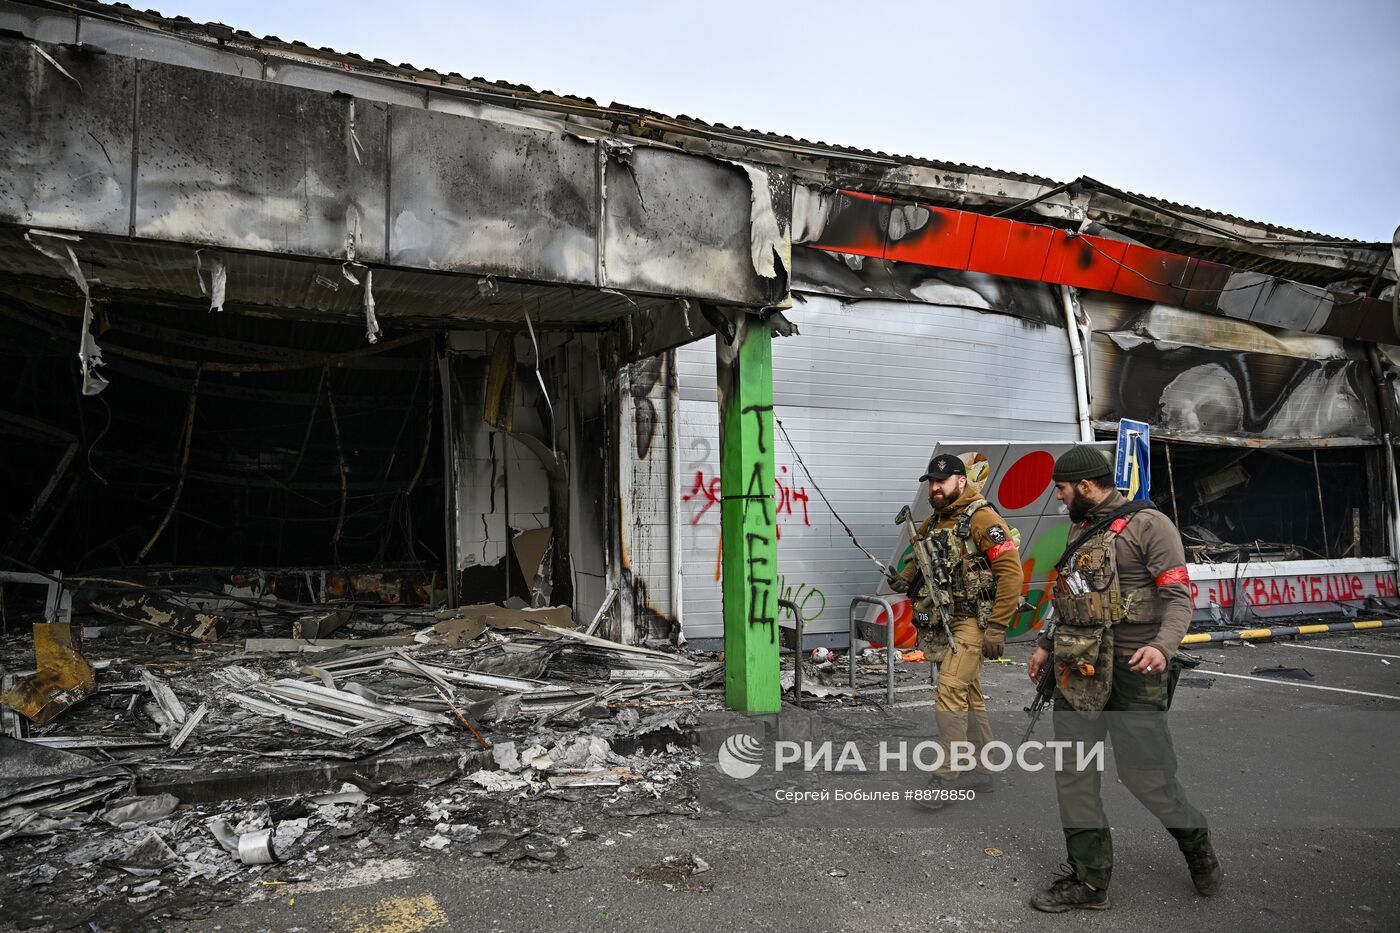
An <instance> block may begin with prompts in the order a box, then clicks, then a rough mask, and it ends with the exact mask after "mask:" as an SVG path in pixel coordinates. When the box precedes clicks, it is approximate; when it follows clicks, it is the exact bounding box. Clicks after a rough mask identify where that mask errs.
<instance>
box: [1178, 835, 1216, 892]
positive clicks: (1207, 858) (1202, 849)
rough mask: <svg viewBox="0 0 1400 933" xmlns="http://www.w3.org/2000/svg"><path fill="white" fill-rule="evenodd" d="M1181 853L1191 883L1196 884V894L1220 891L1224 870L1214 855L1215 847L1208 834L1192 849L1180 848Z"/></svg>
mask: <svg viewBox="0 0 1400 933" xmlns="http://www.w3.org/2000/svg"><path fill="white" fill-rule="evenodd" d="M1181 854H1182V855H1184V856H1186V868H1187V870H1188V871H1190V872H1191V883H1192V884H1194V885H1195V886H1196V893H1197V894H1199V895H1201V897H1212V896H1214V895H1215V894H1216V893H1217V892H1219V891H1220V885H1221V884H1222V883H1223V882H1224V881H1225V870H1224V869H1222V868H1221V867H1220V859H1218V858H1216V857H1215V847H1214V846H1212V845H1211V844H1210V837H1209V836H1207V837H1206V841H1205V842H1203V843H1201V844H1200V845H1199V846H1197V847H1196V848H1194V849H1182V850H1181Z"/></svg>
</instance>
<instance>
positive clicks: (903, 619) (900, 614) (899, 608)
mask: <svg viewBox="0 0 1400 933" xmlns="http://www.w3.org/2000/svg"><path fill="white" fill-rule="evenodd" d="M875 624H876V625H884V624H885V613H884V612H883V611H882V612H881V613H880V614H879V615H877V616H876V617H875ZM918 644H919V631H918V629H916V628H914V605H913V604H912V603H911V602H909V600H907V599H901V600H900V601H899V602H897V603H894V646H895V647H896V648H915V647H918ZM870 646H871V647H872V648H883V647H885V646H884V645H883V644H881V643H880V642H877V641H872V642H871V643H870Z"/></svg>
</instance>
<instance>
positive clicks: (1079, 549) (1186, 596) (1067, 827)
mask: <svg viewBox="0 0 1400 933" xmlns="http://www.w3.org/2000/svg"><path fill="white" fill-rule="evenodd" d="M1112 472H1113V471H1112V466H1111V465H1110V463H1109V461H1108V459H1107V457H1105V456H1104V454H1103V453H1102V452H1101V451H1099V450H1097V449H1095V448H1093V447H1088V446H1077V447H1073V448H1071V449H1070V450H1069V451H1068V452H1067V453H1066V454H1064V456H1062V457H1060V458H1059V459H1058V460H1057V461H1055V468H1054V473H1053V477H1052V478H1053V480H1054V482H1055V495H1056V497H1057V498H1058V499H1059V500H1060V501H1061V502H1063V503H1064V504H1065V506H1066V507H1067V508H1068V510H1069V517H1070V520H1071V521H1072V522H1074V526H1073V527H1072V528H1071V529H1070V540H1069V543H1068V544H1067V545H1066V547H1065V556H1064V557H1063V558H1061V560H1060V563H1059V564H1058V565H1057V566H1056V570H1057V571H1058V578H1057V580H1056V582H1055V598H1054V606H1055V615H1056V625H1055V631H1054V637H1053V640H1052V639H1050V638H1047V637H1046V636H1045V635H1042V636H1041V638H1040V641H1039V643H1038V646H1037V648H1036V651H1035V654H1034V655H1033V656H1032V657H1031V660H1030V663H1029V665H1028V666H1027V667H1028V672H1029V674H1030V677H1031V680H1033V681H1037V680H1039V678H1040V674H1041V671H1042V670H1043V669H1044V667H1045V665H1046V664H1051V663H1053V664H1054V665H1055V667H1056V678H1055V680H1056V690H1055V738H1056V739H1057V740H1059V741H1069V742H1082V743H1084V745H1085V747H1090V746H1093V745H1094V744H1095V743H1099V742H1103V741H1104V740H1105V739H1107V738H1111V739H1112V743H1113V749H1114V760H1115V767H1116V769H1117V772H1118V778H1119V780H1121V781H1122V783H1123V785H1124V786H1126V787H1127V788H1128V790H1130V791H1132V793H1133V796H1135V797H1137V799H1138V800H1139V801H1141V802H1142V804H1143V805H1144V806H1146V807H1147V808H1148V809H1149V810H1150V811H1151V812H1152V814H1153V815H1154V816H1156V817H1157V818H1158V819H1159V820H1160V821H1161V822H1162V825H1163V826H1165V827H1166V829H1167V831H1168V832H1169V833H1171V835H1172V836H1173V837H1174V838H1175V839H1176V842H1177V845H1178V847H1180V849H1181V852H1182V855H1183V856H1184V857H1185V859H1186V866H1187V869H1188V871H1189V872H1190V874H1191V880H1192V882H1193V883H1194V884H1195V887H1196V890H1197V891H1198V892H1199V893H1200V894H1201V895H1202V896H1207V897H1208V896H1210V895H1212V894H1215V893H1216V892H1217V891H1219V890H1220V885H1221V882H1222V880H1223V877H1224V873H1223V872H1222V871H1221V869H1220V862H1219V861H1218V860H1217V859H1216V856H1215V850H1214V848H1213V847H1212V846H1211V837H1210V831H1209V829H1208V828H1207V826H1206V820H1205V817H1203V816H1202V815H1201V814H1200V812H1199V811H1197V810H1196V809H1195V808H1194V807H1193V806H1191V804H1190V802H1189V801H1188V800H1187V799H1186V792H1185V790H1183V789H1182V787H1181V784H1180V782H1178V781H1177V778H1176V753H1175V751H1174V749H1173V748H1172V739H1171V733H1170V732H1169V731H1168V729H1167V720H1166V713H1167V710H1168V709H1170V708H1171V700H1172V693H1173V692H1174V690H1175V687H1176V681H1177V678H1178V677H1179V676H1180V674H1181V664H1180V662H1179V661H1177V660H1176V659H1175V655H1176V650H1177V647H1178V646H1179V645H1180V644H1181V639H1182V637H1183V636H1184V635H1185V634H1186V629H1187V626H1188V625H1189V624H1190V622H1191V591H1190V580H1189V579H1188V577H1187V573H1186V558H1185V553H1184V551H1183V549H1182V546H1181V536H1180V535H1179V534H1178V533H1177V530H1176V526H1175V525H1173V524H1172V522H1171V520H1170V519H1169V518H1167V517H1166V516H1165V515H1163V514H1162V513H1161V512H1159V511H1157V510H1156V508H1154V507H1153V505H1152V503H1151V502H1150V501H1137V502H1128V501H1127V500H1125V499H1124V498H1123V495H1122V494H1121V493H1119V492H1118V490H1117V489H1115V488H1114V486H1113V478H1112ZM1101 711H1108V712H1109V715H1101V714H1100V712H1101ZM1099 786H1100V773H1099V771H1098V770H1097V769H1095V768H1092V767H1085V768H1083V769H1082V770H1074V769H1070V768H1067V769H1064V770H1060V771H1058V772H1057V773H1056V775H1055V790H1056V795H1057V797H1058V798H1059V805H1060V822H1061V825H1062V826H1063V827H1064V833H1065V846H1066V848H1067V849H1068V852H1069V863H1068V865H1067V866H1066V867H1065V870H1064V871H1063V873H1062V876H1061V877H1060V878H1059V879H1057V880H1056V881H1055V882H1054V883H1053V884H1051V885H1050V887H1049V888H1047V889H1046V890H1044V891H1042V892H1040V893H1039V894H1037V895H1035V897H1033V898H1031V906H1032V907H1034V908H1035V909H1036V910H1043V911H1047V912H1051V913H1059V912H1062V911H1066V910H1071V909H1073V908H1086V909H1090V910H1103V909H1105V908H1107V907H1108V906H1109V904H1108V883H1109V877H1110V875H1111V874H1112V871H1113V839H1112V836H1111V834H1110V832H1109V827H1108V822H1107V819H1106V817H1105V815H1104V811H1103V802H1102V800H1101V799H1100V797H1099Z"/></svg>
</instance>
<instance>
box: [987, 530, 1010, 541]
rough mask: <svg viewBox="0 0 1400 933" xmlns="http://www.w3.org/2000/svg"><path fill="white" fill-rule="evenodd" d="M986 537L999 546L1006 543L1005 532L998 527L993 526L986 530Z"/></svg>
mask: <svg viewBox="0 0 1400 933" xmlns="http://www.w3.org/2000/svg"><path fill="white" fill-rule="evenodd" d="M987 537H988V538H991V539H992V543H993V544H1001V543H1003V542H1005V541H1006V531H1005V530H1004V529H1003V528H1002V527H1001V526H1000V525H993V526H992V527H990V528H988V529H987Z"/></svg>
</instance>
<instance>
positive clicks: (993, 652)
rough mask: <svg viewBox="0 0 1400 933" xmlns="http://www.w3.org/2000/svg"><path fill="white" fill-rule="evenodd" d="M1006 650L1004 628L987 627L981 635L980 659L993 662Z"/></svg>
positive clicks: (999, 626)
mask: <svg viewBox="0 0 1400 933" xmlns="http://www.w3.org/2000/svg"><path fill="white" fill-rule="evenodd" d="M1005 648H1006V627H1005V626H1002V625H989V626H987V630H986V631H985V632H983V633H982V657H984V658H987V659H989V660H992V661H995V660H996V659H997V658H999V657H1001V653H1002V651H1003V650H1004V649H1005Z"/></svg>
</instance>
